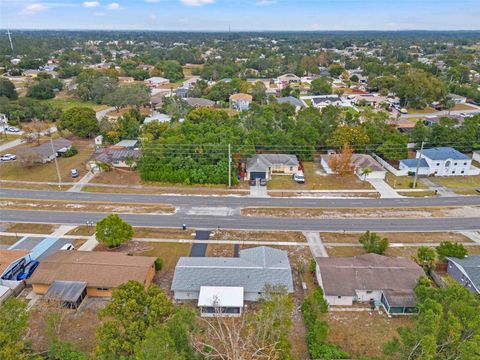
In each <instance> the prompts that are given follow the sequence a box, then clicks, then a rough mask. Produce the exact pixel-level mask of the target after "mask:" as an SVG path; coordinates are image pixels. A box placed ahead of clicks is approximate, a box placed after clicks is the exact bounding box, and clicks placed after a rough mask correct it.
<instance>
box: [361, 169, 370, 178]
mask: <svg viewBox="0 0 480 360" xmlns="http://www.w3.org/2000/svg"><path fill="white" fill-rule="evenodd" d="M371 173H372V169H370V168H369V167H366V168H363V169H362V173H361V175H362V176H363V181H365V180H367V176H368V175H370V174H371Z"/></svg>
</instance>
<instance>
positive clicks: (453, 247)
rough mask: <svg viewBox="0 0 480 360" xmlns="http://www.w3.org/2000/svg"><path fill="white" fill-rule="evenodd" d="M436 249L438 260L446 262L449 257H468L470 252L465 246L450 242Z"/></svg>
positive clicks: (441, 244)
mask: <svg viewBox="0 0 480 360" xmlns="http://www.w3.org/2000/svg"><path fill="white" fill-rule="evenodd" d="M435 249H436V250H437V254H438V258H439V259H440V260H441V261H446V258H447V257H456V258H459V259H463V258H464V257H465V256H467V255H468V251H467V249H465V246H463V244H460V243H452V242H450V241H442V242H441V243H440V245H439V246H437V247H436V248H435Z"/></svg>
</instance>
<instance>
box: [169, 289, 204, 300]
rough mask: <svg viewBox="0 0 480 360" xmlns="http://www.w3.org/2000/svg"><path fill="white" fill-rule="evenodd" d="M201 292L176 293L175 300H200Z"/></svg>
mask: <svg viewBox="0 0 480 360" xmlns="http://www.w3.org/2000/svg"><path fill="white" fill-rule="evenodd" d="M199 296H200V291H174V294H173V297H174V299H175V300H198V297H199Z"/></svg>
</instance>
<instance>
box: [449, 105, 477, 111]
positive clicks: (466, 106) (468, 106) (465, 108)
mask: <svg viewBox="0 0 480 360" xmlns="http://www.w3.org/2000/svg"><path fill="white" fill-rule="evenodd" d="M475 109H476V108H475V107H473V106H471V105H468V104H456V105H455V107H454V108H453V109H452V111H462V110H475Z"/></svg>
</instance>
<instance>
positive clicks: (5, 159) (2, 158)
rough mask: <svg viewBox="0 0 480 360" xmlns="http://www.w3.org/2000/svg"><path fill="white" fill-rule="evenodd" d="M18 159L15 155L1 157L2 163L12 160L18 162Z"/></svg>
mask: <svg viewBox="0 0 480 360" xmlns="http://www.w3.org/2000/svg"><path fill="white" fill-rule="evenodd" d="M16 159H17V157H16V156H15V155H13V154H5V155H2V156H0V160H1V161H10V160H16Z"/></svg>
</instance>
